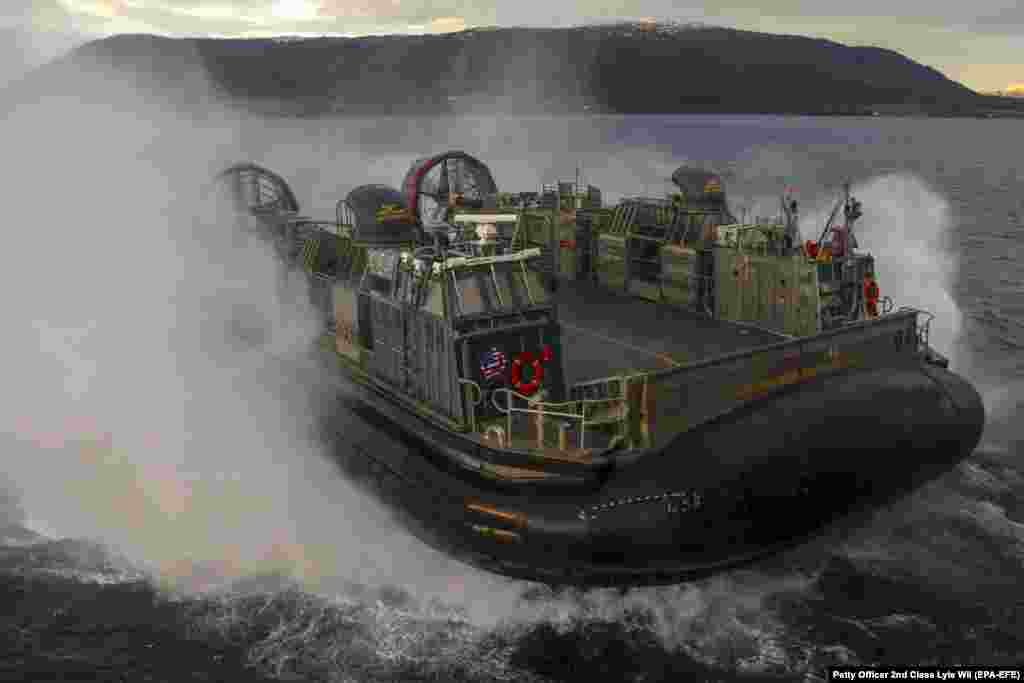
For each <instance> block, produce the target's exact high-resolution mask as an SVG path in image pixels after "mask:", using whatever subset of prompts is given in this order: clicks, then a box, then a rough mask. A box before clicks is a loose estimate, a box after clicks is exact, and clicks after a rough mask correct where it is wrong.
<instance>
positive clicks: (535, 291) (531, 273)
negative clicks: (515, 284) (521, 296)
mask: <svg viewBox="0 0 1024 683" xmlns="http://www.w3.org/2000/svg"><path fill="white" fill-rule="evenodd" d="M525 277H526V282H527V284H528V286H529V288H530V298H531V299H532V300H533V303H534V304H546V303H547V302H548V290H547V289H546V288H545V287H544V281H543V280H541V277H540V273H538V272H537V271H535V270H526V275H525Z"/></svg>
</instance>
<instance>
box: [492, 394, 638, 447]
mask: <svg viewBox="0 0 1024 683" xmlns="http://www.w3.org/2000/svg"><path fill="white" fill-rule="evenodd" d="M501 396H503V397H504V405H502V404H501V403H500V397H501ZM516 402H519V405H516ZM491 403H492V404H493V405H494V407H495V409H496V410H498V411H499V412H500V413H502V414H504V415H505V418H506V427H505V434H506V435H507V436H506V438H507V439H508V443H510V444H516V443H517V442H518V443H523V442H527V443H530V442H532V444H533V446H532V447H535V448H558V449H559V450H563V451H564V450H584V449H586V447H587V429H588V428H592V427H594V426H597V425H599V424H602V423H608V422H609V421H619V420H625V419H627V416H628V406H627V404H626V400H625V398H623V397H618V396H616V397H610V398H601V399H582V400H572V401H563V402H548V401H540V400H538V399H536V398H531V397H530V396H525V395H523V394H520V393H518V392H516V391H513V390H512V389H506V388H499V389H495V390H494V391H493V392H492V393H491ZM602 409H603V412H604V415H605V417H604V418H601V417H599V416H598V412H599V411H600V410H602ZM588 423H589V424H588ZM569 431H575V432H576V434H578V435H579V436H578V443H577V444H573V443H570V441H569V436H568V432H569Z"/></svg>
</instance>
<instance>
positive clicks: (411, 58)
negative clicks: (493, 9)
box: [28, 22, 1016, 116]
mask: <svg viewBox="0 0 1024 683" xmlns="http://www.w3.org/2000/svg"><path fill="white" fill-rule="evenodd" d="M652 26H653V28H651V27H652ZM83 66H85V67H86V68H95V69H100V70H102V69H107V70H109V69H114V70H115V71H116V72H117V73H119V74H126V75H128V76H129V80H130V81H131V82H133V83H134V84H135V85H136V86H137V87H142V88H147V89H150V90H151V91H154V92H161V93H162V94H163V95H165V96H166V95H168V90H174V89H184V86H185V85H187V84H188V83H189V82H191V81H194V80H196V79H198V78H199V76H198V75H199V74H201V76H202V78H203V79H204V81H205V82H206V83H207V84H208V85H209V86H210V88H211V90H212V92H213V94H214V98H215V99H216V100H219V101H222V102H224V103H228V104H229V105H230V106H235V107H241V108H244V109H247V110H250V111H256V112H259V113H263V114H274V115H284V116H322V115H338V114H352V115H382V114H389V115H422V114H450V113H509V114H521V113H546V114H552V113H582V112H591V113H611V114H679V113H720V114H728V113H735V114H833V115H835V114H857V115H864V114H870V113H873V112H881V113H911V114H930V115H978V114H980V113H983V112H985V111H993V110H1004V111H1010V110H1013V109H1016V107H1015V106H1014V105H1013V102H1012V101H1010V100H1009V98H993V97H991V96H985V95H980V94H978V93H976V92H974V91H972V90H971V89H969V88H967V87H966V86H963V85H961V84H959V83H956V82H955V81H953V80H951V79H949V78H948V77H946V76H945V75H943V74H942V73H941V72H939V71H938V70H936V69H934V68H932V67H928V66H926V65H923V64H920V63H918V62H915V61H914V60H912V59H910V58H909V57H907V56H905V55H903V54H901V53H899V52H897V51H894V50H890V49H886V48H878V47H866V46H848V45H843V44H841V43H838V42H835V41H831V40H826V39H819V38H808V37H804V36H795V35H781V34H769V33H761V32H755V31H742V30H738V29H731V28H720V27H713V26H703V25H672V24H667V25H666V24H656V25H652V24H645V23H643V22H641V23H633V24H630V23H619V24H611V25H596V26H594V25H591V26H580V27H572V28H516V27H512V28H493V27H488V28H476V29H467V30H465V31H461V32H458V33H448V34H433V35H383V36H361V37H352V38H343V37H321V38H316V37H313V38H295V37H279V38H260V39H219V38H165V37H158V36H145V35H119V36H113V37H110V38H105V39H102V40H98V41H94V42H91V43H88V44H86V45H83V46H81V47H80V48H78V49H76V50H74V51H72V52H71V53H70V54H69V55H67V56H66V57H64V58H63V59H61V60H56V62H54V63H51V64H50V65H47V66H45V67H43V68H41V69H39V70H37V73H36V74H34V75H33V77H30V78H29V79H28V80H30V81H31V80H45V77H46V75H47V73H56V72H58V71H59V70H60V69H69V68H81V67H83ZM638 74H640V75H643V76H644V77H638ZM652 83H653V84H652Z"/></svg>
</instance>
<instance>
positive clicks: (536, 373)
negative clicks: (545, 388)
mask: <svg viewBox="0 0 1024 683" xmlns="http://www.w3.org/2000/svg"><path fill="white" fill-rule="evenodd" d="M526 364H529V365H530V369H531V370H532V374H531V375H530V381H529V382H524V381H523V366H524V365H526ZM543 379H544V366H543V365H542V364H541V360H540V359H539V358H537V357H536V356H534V355H533V354H532V353H531V352H529V351H523V352H522V353H520V354H519V355H518V356H516V359H515V360H514V361H512V376H511V380H512V387H513V388H514V389H515V390H516V391H518V392H519V393H520V394H523V395H524V396H531V395H533V394H534V393H536V391H537V389H540V383H541V380H543Z"/></svg>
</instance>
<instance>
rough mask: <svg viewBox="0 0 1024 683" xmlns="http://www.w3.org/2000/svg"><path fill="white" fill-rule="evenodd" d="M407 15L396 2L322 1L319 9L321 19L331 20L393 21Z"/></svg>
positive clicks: (388, 0) (376, 0)
mask: <svg viewBox="0 0 1024 683" xmlns="http://www.w3.org/2000/svg"><path fill="white" fill-rule="evenodd" d="M407 13H408V10H407V9H406V10H403V8H402V4H401V3H400V2H399V1H398V0H322V2H320V9H319V15H320V16H321V17H330V18H332V19H348V18H351V17H360V18H381V19H395V18H398V17H401V16H402V15H403V14H407Z"/></svg>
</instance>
